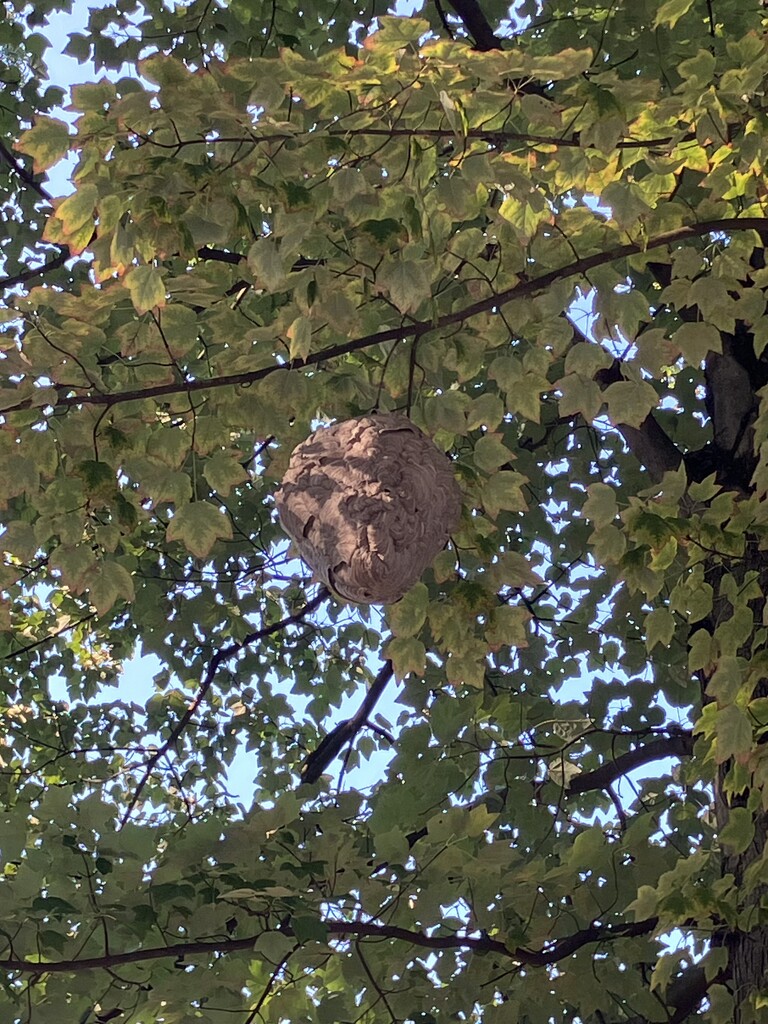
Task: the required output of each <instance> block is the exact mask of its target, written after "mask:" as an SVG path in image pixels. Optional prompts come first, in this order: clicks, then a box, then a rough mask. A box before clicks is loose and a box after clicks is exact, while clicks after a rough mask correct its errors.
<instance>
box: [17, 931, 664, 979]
mask: <svg viewBox="0 0 768 1024" xmlns="http://www.w3.org/2000/svg"><path fill="white" fill-rule="evenodd" d="M323 923H324V925H325V927H326V928H327V931H328V938H329V939H347V938H359V939H364V938H370V939H378V940H382V939H384V940H386V939H391V940H395V941H398V942H405V943H408V944H409V945H411V946H417V947H419V948H421V949H428V950H433V951H439V950H446V949H459V950H470V951H471V952H473V953H495V954H496V955H497V956H500V957H504V958H505V959H509V960H512V961H514V962H515V963H518V964H525V965H527V966H531V967H546V966H549V965H550V964H554V963H557V962H558V961H559V960H563V959H565V958H566V957H569V956H572V955H573V954H574V953H576V952H577V951H578V950H579V949H581V948H582V947H583V946H587V945H591V944H592V943H595V942H608V941H611V940H613V939H622V938H636V937H638V936H641V935H649V934H650V933H651V932H652V931H653V930H654V929H655V928H656V925H657V924H658V919H657V918H655V917H654V918H648V919H647V920H645V921H632V922H621V923H619V924H615V925H610V924H593V925H589V926H588V927H587V928H582V929H581V930H580V931H577V932H574V933H573V934H572V935H568V936H566V937H565V938H562V939H555V940H553V941H552V942H548V943H546V945H544V946H543V947H542V948H541V949H538V950H533V949H525V948H524V947H518V948H517V949H509V948H508V947H507V946H506V945H505V943H503V942H501V941H499V940H498V939H492V938H490V936H488V935H485V934H482V933H481V934H479V935H462V934H453V935H427V934H425V933H424V932H418V931H410V930H409V929H407V928H400V927H398V926H396V925H388V924H375V923H371V922H367V921H324V922H323ZM267 931H269V929H267ZM273 931H275V932H279V933H280V934H282V935H288V936H293V930H292V928H291V926H290V921H288V922H287V923H286V924H284V925H282V926H281V927H280V928H279V929H274V930H273ZM263 934H265V933H264V932H261V933H260V934H257V935H249V936H248V937H246V938H241V939H221V940H219V941H215V940H214V941H203V942H178V943H173V944H171V945H168V946H155V947H150V948H145V949H133V950H129V951H128V952H125V953H110V954H105V955H104V956H94V957H84V958H83V959H81V960H59V961H56V962H54V963H40V962H38V961H35V960H23V959H16V958H11V957H9V958H8V959H6V960H0V969H1V970H3V971H18V972H21V973H24V974H35V975H42V974H68V973H77V972H80V971H92V970H102V969H109V968H115V967H120V966H122V965H123V964H135V963H142V962H146V961H148V960H166V959H174V960H180V959H183V958H185V957H189V956H199V955H203V956H205V955H207V956H210V955H212V954H213V953H238V952H249V953H251V954H252V953H253V948H254V946H255V944H256V942H257V941H258V939H259V937H260V935H263Z"/></svg>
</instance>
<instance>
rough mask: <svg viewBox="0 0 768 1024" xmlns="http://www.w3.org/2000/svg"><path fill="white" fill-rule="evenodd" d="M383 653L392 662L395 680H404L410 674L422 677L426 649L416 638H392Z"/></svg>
mask: <svg viewBox="0 0 768 1024" xmlns="http://www.w3.org/2000/svg"><path fill="white" fill-rule="evenodd" d="M385 653H386V655H387V657H388V658H389V659H390V661H391V662H392V667H393V668H394V670H395V676H396V678H397V679H405V677H406V676H407V675H408V674H409V673H410V672H413V673H414V675H417V676H423V675H424V668H425V666H426V664H427V649H426V647H425V646H424V644H423V643H422V642H421V640H417V639H416V637H413V636H402V637H401V636H396V637H394V638H393V639H392V640H390V641H389V643H388V644H387V647H386V652H385Z"/></svg>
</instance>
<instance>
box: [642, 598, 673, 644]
mask: <svg viewBox="0 0 768 1024" xmlns="http://www.w3.org/2000/svg"><path fill="white" fill-rule="evenodd" d="M674 635H675V617H674V615H673V614H672V613H671V612H670V611H669V609H668V608H654V610H653V611H652V612H650V613H649V614H648V615H646V617H645V646H646V647H647V649H648V650H649V651H652V650H653V648H654V647H655V646H656V644H661V645H662V646H663V647H668V646H669V644H670V643H671V642H672V637H673V636H674Z"/></svg>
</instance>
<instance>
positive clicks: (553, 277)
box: [0, 217, 768, 414]
mask: <svg viewBox="0 0 768 1024" xmlns="http://www.w3.org/2000/svg"><path fill="white" fill-rule="evenodd" d="M716 231H722V232H729V231H768V218H764V217H724V218H718V219H717V220H709V221H703V222H701V223H699V224H688V225H686V226H685V227H681V228H676V229H675V230H674V231H667V232H665V233H664V234H662V235H657V236H656V238H649V239H641V240H640V241H638V242H628V243H627V244H626V245H620V246H616V247H615V248H613V249H608V250H606V251H605V252H600V253H593V254H592V255H591V256H584V257H582V258H581V259H578V260H574V262H573V263H568V264H566V265H565V266H563V267H558V268H556V269H555V270H550V271H549V272H548V273H546V274H542V275H541V276H540V277H536V278H533V279H532V280H524V281H519V282H518V283H517V284H515V285H512V286H511V287H510V288H507V289H505V290H504V291H501V292H498V293H497V294H494V295H488V296H487V297H486V298H484V299H480V300H478V301H477V302H473V303H471V304H470V305H468V306H466V307H465V308H464V309H460V310H456V311H455V312H453V313H446V314H444V315H443V316H441V317H437V318H436V319H435V320H419V321H416V322H414V323H409V324H402V325H400V326H398V327H391V328H389V329H388V330H386V331H378V332H376V333H375V334H368V335H365V336H364V337H362V338H356V339H354V340H353V341H349V342H342V343H340V344H338V345H329V346H328V348H325V349H321V350H320V351H318V352H312V353H310V354H309V355H308V356H307V358H306V359H294V360H292V361H291V362H285V363H277V364H275V365H273V366H265V367H262V368H261V369H258V370H246V371H243V372H242V373H231V374H226V375H224V376H221V377H209V378H208V379H207V380H191V381H184V382H174V383H170V384H158V385H156V386H154V387H148V388H136V389H132V390H129V391H118V392H114V393H112V394H103V393H98V394H87V393H86V394H82V395H71V394H66V395H65V394H62V396H61V398H59V400H58V402H57V408H69V407H71V406H81V405H105V406H113V405H118V404H120V403H121V402H133V401H137V400H143V399H146V398H159V397H161V396H163V395H176V394H193V393H196V392H199V391H209V390H211V389H212V388H219V387H232V386H235V385H243V384H253V383H255V382H256V381H259V380H263V379H265V378H266V377H269V376H271V375H272V374H273V373H279V372H287V371H289V370H301V369H304V368H306V367H308V366H316V365H317V364H318V363H324V362H326V361H327V360H329V359H336V358H338V357H339V356H345V355H349V354H350V353H352V352H359V351H361V350H363V349H367V348H372V347H373V346H374V345H381V344H384V343H386V342H390V341H402V340H404V339H406V338H420V337H421V336H422V335H424V334H427V333H429V332H430V331H435V330H440V329H441V328H444V327H450V326H452V325H454V324H461V323H464V322H465V321H466V320H469V319H470V318H471V317H473V316H477V315H479V314H480V313H487V312H490V311H491V310H495V309H497V308H498V307H499V306H503V305H505V304H506V303H508V302H512V301H513V300H515V299H521V298H527V297H528V296H532V295H538V294H539V293H541V292H543V291H545V290H546V289H547V288H549V287H550V286H551V285H553V284H554V283H555V282H556V281H561V280H563V279H565V278H568V277H574V276H576V275H580V274H584V273H586V272H587V271H589V270H593V269H594V268H595V267H601V266H604V265H605V264H607V263H613V262H614V261H615V260H621V259H626V258H627V257H629V256H635V255H637V253H640V252H647V251H648V250H650V249H659V248H661V247H662V246H666V245H673V244H675V243H677V242H683V241H685V240H686V239H689V238H700V237H701V236H702V235H707V234H711V233H712V232H716ZM65 390H67V391H69V390H71V389H70V388H65V386H63V385H59V391H65ZM31 404H32V399H25V400H24V401H22V402H18V403H17V404H16V405H13V406H9V407H6V408H5V409H0V413H4V414H8V413H12V412H20V411H21V410H24V409H29V408H30V407H31Z"/></svg>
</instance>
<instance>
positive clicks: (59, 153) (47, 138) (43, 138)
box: [13, 114, 70, 174]
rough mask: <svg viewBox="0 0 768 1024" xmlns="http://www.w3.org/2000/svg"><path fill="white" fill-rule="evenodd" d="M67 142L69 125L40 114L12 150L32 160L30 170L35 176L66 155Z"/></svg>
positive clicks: (68, 139) (68, 140) (55, 118)
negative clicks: (27, 155) (25, 154)
mask: <svg viewBox="0 0 768 1024" xmlns="http://www.w3.org/2000/svg"><path fill="white" fill-rule="evenodd" d="M69 142H70V134H69V125H67V124H66V123H65V122H64V121H60V120H59V119H58V118H57V117H46V116H45V115H44V114H41V115H40V116H39V117H38V118H37V120H36V121H35V123H34V125H33V126H32V127H31V128H29V129H28V130H27V131H25V132H24V133H23V134H22V136H21V138H20V139H19V141H18V142H16V143H14V146H13V148H14V149H15V150H18V151H19V152H20V153H28V154H29V155H30V156H31V157H32V159H33V164H32V169H33V170H34V172H35V174H40V173H41V172H42V171H47V170H48V168H49V167H53V165H54V164H55V163H58V162H59V160H61V159H62V157H64V156H66V155H67V153H68V152H69Z"/></svg>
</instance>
